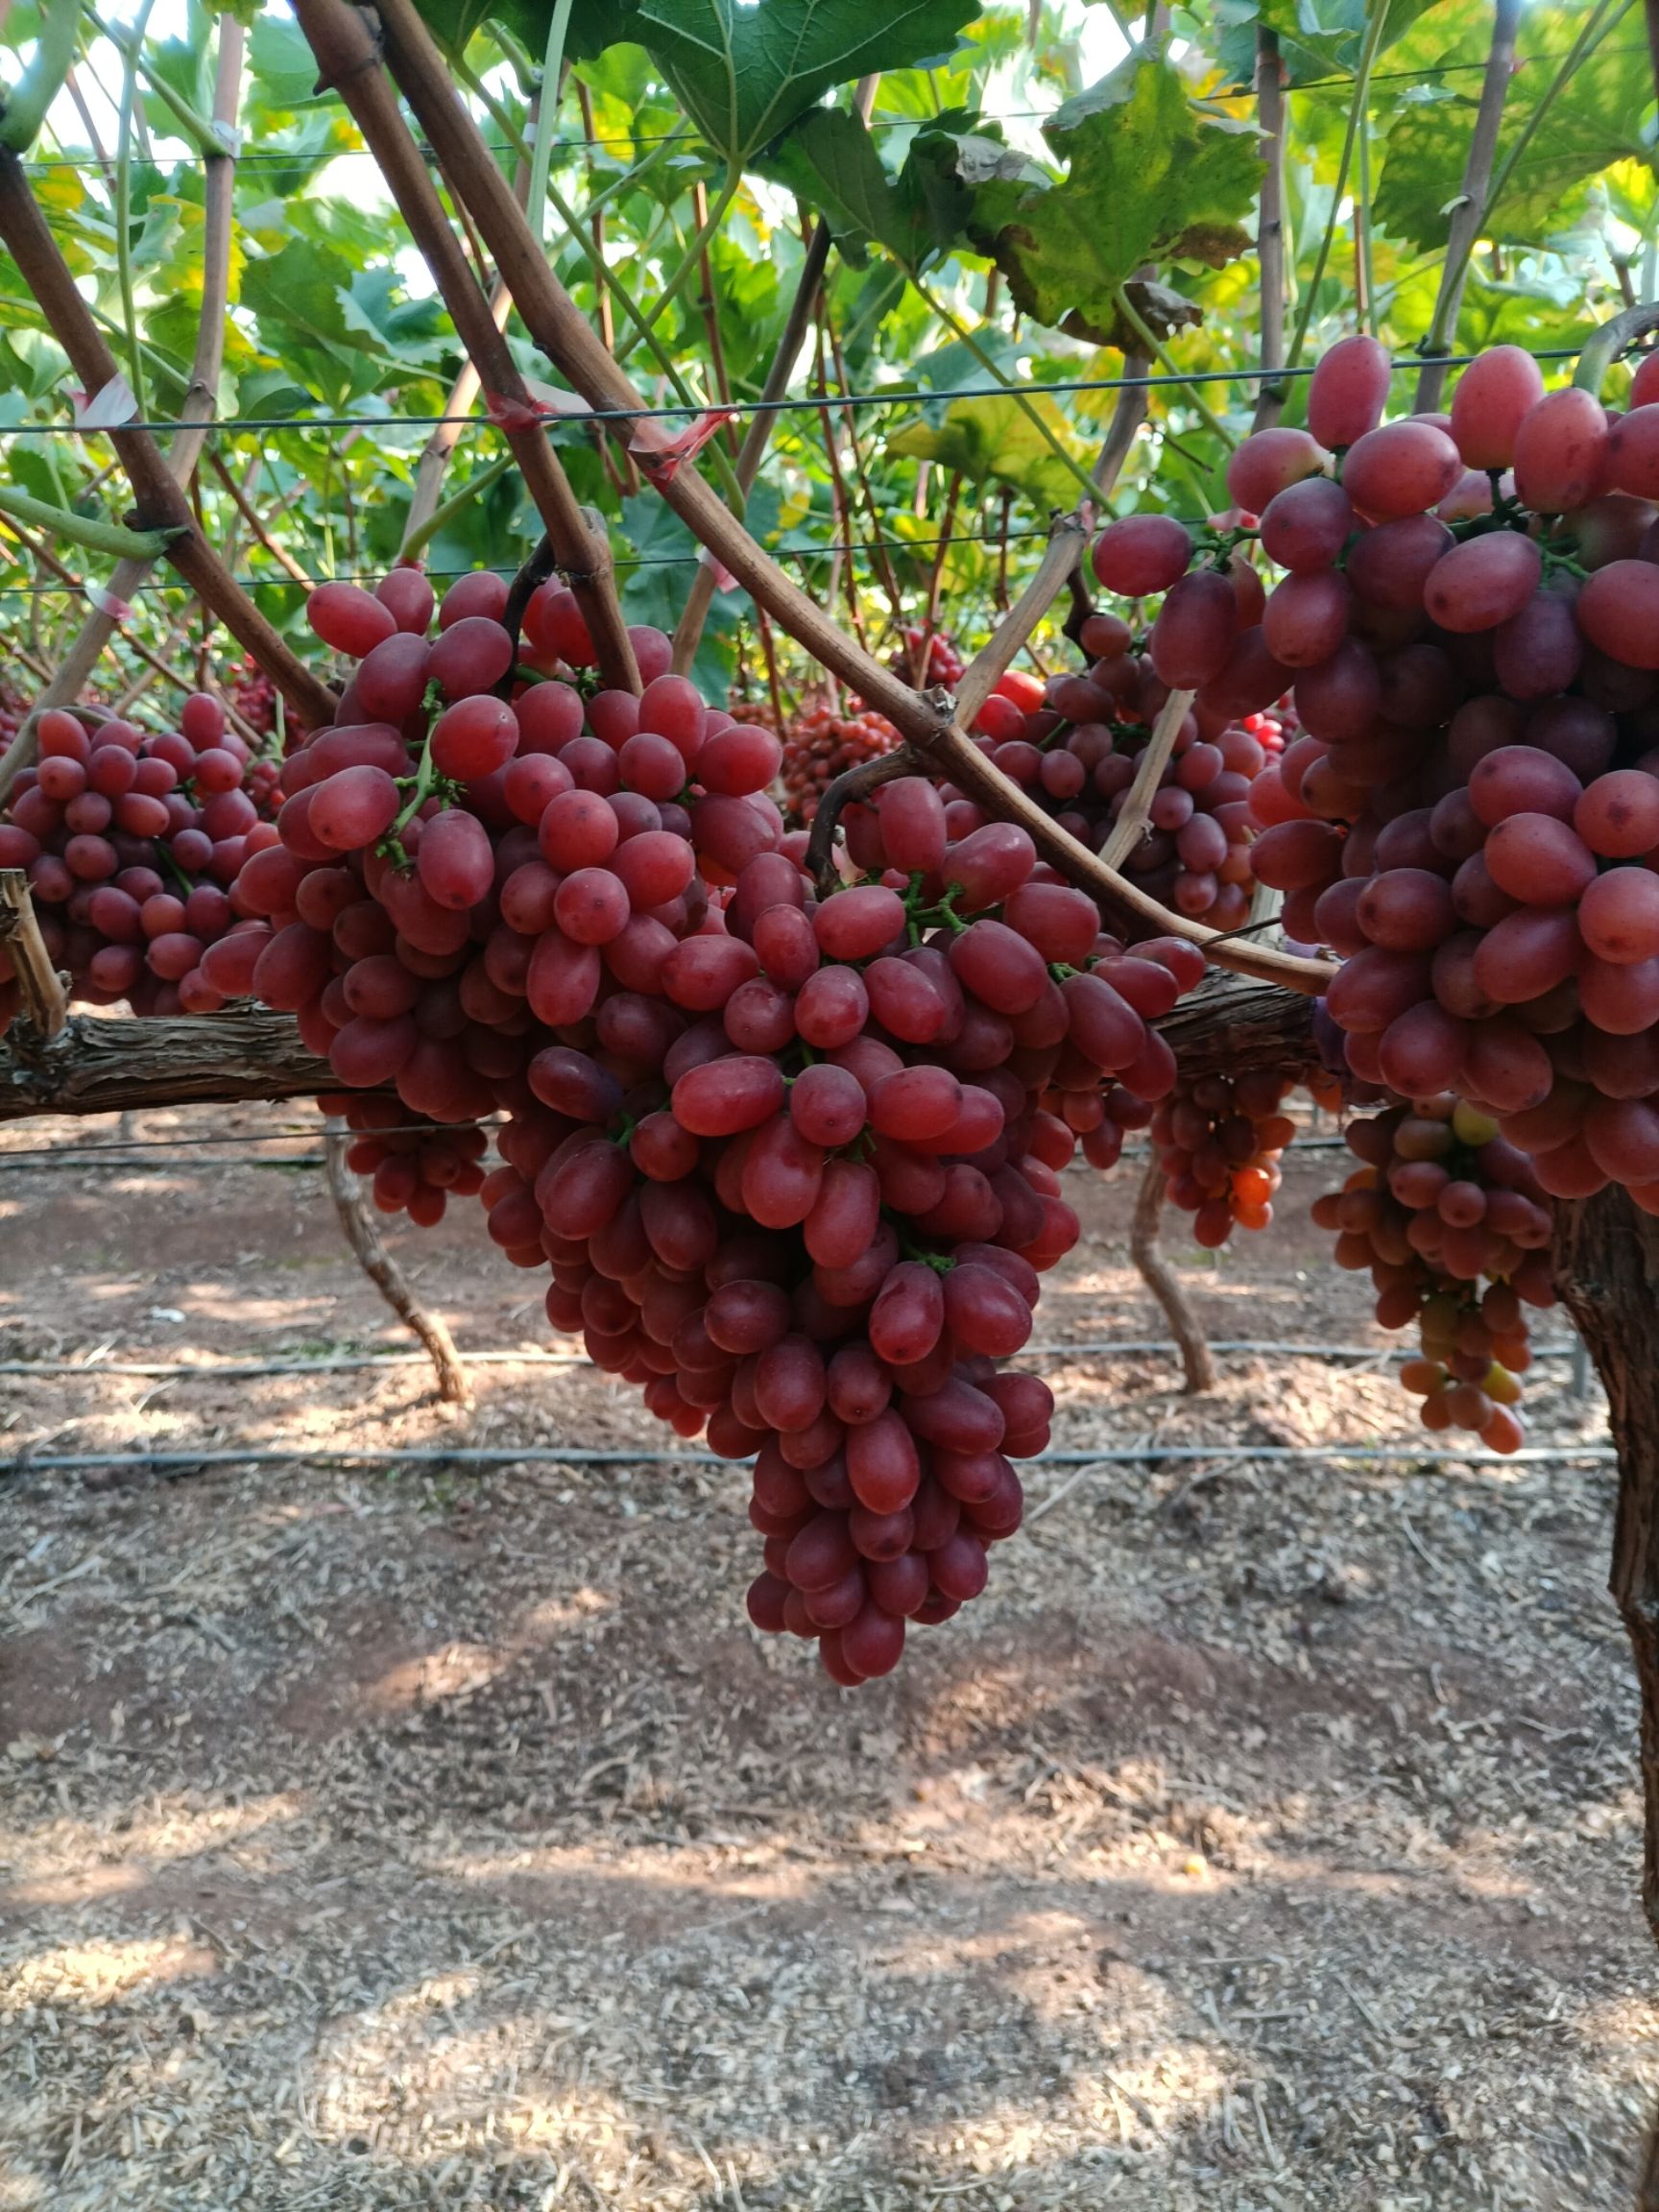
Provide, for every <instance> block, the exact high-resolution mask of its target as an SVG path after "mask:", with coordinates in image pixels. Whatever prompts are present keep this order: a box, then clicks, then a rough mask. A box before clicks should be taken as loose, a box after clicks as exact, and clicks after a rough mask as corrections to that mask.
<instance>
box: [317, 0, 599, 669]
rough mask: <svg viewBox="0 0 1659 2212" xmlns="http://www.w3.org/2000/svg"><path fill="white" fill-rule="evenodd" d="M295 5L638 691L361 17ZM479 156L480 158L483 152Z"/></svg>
mask: <svg viewBox="0 0 1659 2212" xmlns="http://www.w3.org/2000/svg"><path fill="white" fill-rule="evenodd" d="M295 13H296V15H297V17H298V19H299V23H300V27H301V30H302V31H303V32H304V34H305V36H306V38H307V40H308V41H309V43H310V46H311V51H312V52H313V53H314V54H315V55H316V57H317V60H318V64H319V66H320V68H321V70H322V73H323V79H324V82H325V83H326V84H331V85H332V86H333V87H334V88H335V89H336V90H337V91H338V92H339V95H340V97H341V99H342V100H344V101H345V103H346V106H347V107H348V108H349V110H350V112H351V117H352V120H353V121H354V122H355V124H356V125H357V128H358V129H359V131H361V132H362V133H363V137H364V141H365V143H366V144H367V146H368V148H369V151H370V152H371V153H372V154H373V156H374V159H375V163H376V165H377V166H378V168H379V170H380V174H381V175H382V177H384V179H385V180H386V182H387V184H388V186H389V187H390V188H391V192H392V196H393V198H394V199H395V200H396V201H397V206H398V210H399V212H400V213H401V214H402V217H403V220H404V221H405V222H406V223H407V224H408V226H409V231H410V235H411V236H412V237H413V239H414V241H415V244H416V247H417V249H418V250H419V252H420V253H421V258H422V260H423V261H424V262H425V263H426V266H427V268H428V269H430V271H431V272H432V276H433V277H434V279H435V281H436V283H437V285H438V289H439V291H440V292H441V293H442V295H443V298H444V304H445V307H446V308H447V309H448V311H449V320H450V321H451V322H452V323H453V324H454V325H455V328H456V330H457V332H458V333H459V335H460V338H461V343H462V345H463V346H464V347H465V348H466V349H467V353H468V356H469V359H470V360H471V361H472V362H473V363H474V364H475V365H476V367H477V370H478V374H479V377H480V380H481V382H482V385H483V389H484V394H485V397H486V400H487V401H488V402H490V403H491V404H492V405H493V407H495V408H496V409H497V411H498V416H499V419H500V421H501V426H502V432H503V435H504V436H505V438H506V440H507V443H508V445H510V446H511V448H512V451H513V457H514V459H515V460H516V461H517V464H518V468H519V471H520V473H521V474H522V476H523V479H524V488H525V490H526V491H527V492H528V493H529V494H530V496H531V498H532V500H533V501H534V502H535V505H536V510H537V513H538V514H539V515H540V516H541V520H542V523H543V525H544V527H545V529H546V532H547V535H548V538H549V539H550V540H551V541H552V544H553V549H554V555H555V559H556V560H557V563H558V565H559V566H560V568H562V569H563V570H564V571H565V575H566V576H567V577H568V579H569V583H570V589H572V590H573V591H574V592H575V594H576V599H577V603H578V605H579V606H580V607H581V610H582V613H583V616H584V618H585V620H586V621H587V624H588V629H589V635H590V636H591V637H592V639H593V646H594V650H595V652H596V653H597V655H598V659H599V669H600V673H601V675H602V676H603V677H604V679H605V682H606V683H607V684H608V685H613V687H615V688H617V689H620V690H626V691H633V692H637V691H638V690H639V689H640V683H639V668H638V663H637V661H636V660H635V658H634V647H633V643H632V641H631V640H630V638H629V636H628V625H627V623H626V622H625V621H624V620H623V617H622V606H621V602H620V600H619V599H618V598H617V596H616V589H615V583H614V580H613V575H612V569H611V550H610V546H609V544H608V542H607V541H606V540H605V538H604V535H603V534H602V533H599V532H595V531H593V530H591V529H590V528H589V523H588V518H587V516H586V515H585V513H584V511H583V509H582V506H581V504H580V502H579V501H578V500H577V497H576V494H575V493H574V492H573V491H572V490H571V488H570V479H569V478H568V477H567V476H566V475H565V469H564V466H563V464H562V463H561V462H560V459H559V456H558V454H557V453H556V452H555V451H554V449H553V447H552V445H550V444H549V442H548V438H547V433H546V430H545V429H544V427H543V426H542V423H541V420H540V410H539V408H538V406H537V404H536V402H535V400H534V399H533V397H532V396H531V393H530V389H529V387H528V385H527V384H526V383H525V381H524V378H523V376H522V375H521V374H520V373H519V370H518V365H517V362H516V361H515V360H514V358H513V353H512V349H511V348H510V347H509V346H508V344H507V340H506V338H505V337H504V335H503V334H502V331H501V330H500V329H499V328H498V327H497V325H496V322H495V317H494V314H493V311H492V309H491V305H490V301H489V300H488V298H487V297H486V295H485V294H484V292H483V291H482V290H481V289H480V287H479V283H478V279H477V277H476V276H474V274H473V272H472V269H471V267H470V265H469V262H468V259H467V256H466V253H465V252H464V250H463V248H462V246H461V244H460V241H459V240H458V239H457V238H456V236H455V233H454V231H453V230H452V229H451V228H450V227H449V224H448V221H447V219H446V218H445V213H444V205H443V203H442V201H441V200H440V199H439V197H438V193H437V190H436V188H435V186H434V185H433V182H432V178H431V173H430V171H429V170H428V168H427V165H426V163H425V162H424V160H422V158H421V149H420V147H419V146H418V145H417V144H416V142H415V139H414V136H413V134H412V133H411V132H410V130H409V128H408V125H407V124H406V123H405V122H404V120H403V117H402V114H401V113H400V111H399V109H398V106H397V97H396V95H395V94H394V92H393V90H392V87H391V85H390V84H388V83H387V80H386V77H385V74H384V72H383V71H382V70H381V69H380V68H379V67H378V66H377V65H376V61H377V58H376V53H375V47H374V41H373V37H372V36H371V35H370V31H369V27H368V24H367V22H366V21H365V19H364V17H363V15H362V14H361V13H360V12H358V11H357V10H356V9H355V8H352V7H350V6H349V5H348V0H296V6H295ZM440 158H442V155H441V156H440ZM485 158H486V159H487V160H488V158H489V157H488V156H485ZM490 167H491V172H492V174H493V176H494V177H495V178H496V179H497V180H499V181H500V182H501V185H502V188H503V190H504V191H507V192H508V204H509V205H510V206H511V207H512V208H513V210H514V213H515V215H516V216H517V221H518V225H519V228H521V229H522V230H523V231H524V233H525V235H526V236H528V235H529V227H528V225H527V223H526V221H525V218H524V213H523V210H522V209H521V208H520V207H519V206H518V203H517V200H516V199H514V198H513V197H512V194H511V190H510V188H509V187H508V186H507V184H506V180H505V179H504V178H502V177H501V173H500V171H499V170H498V169H496V168H495V166H494V164H493V162H491V164H490Z"/></svg>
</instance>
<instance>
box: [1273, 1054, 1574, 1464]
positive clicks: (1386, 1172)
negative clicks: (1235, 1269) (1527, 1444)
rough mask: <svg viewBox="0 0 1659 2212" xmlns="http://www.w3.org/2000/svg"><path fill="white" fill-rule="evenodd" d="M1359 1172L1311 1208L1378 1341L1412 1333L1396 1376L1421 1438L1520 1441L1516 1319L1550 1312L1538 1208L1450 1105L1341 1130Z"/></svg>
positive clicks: (1513, 1168) (1536, 1188) (1409, 1108)
mask: <svg viewBox="0 0 1659 2212" xmlns="http://www.w3.org/2000/svg"><path fill="white" fill-rule="evenodd" d="M1347 1139H1348V1147H1349V1149H1350V1151H1352V1152H1353V1153H1354V1154H1355V1155H1356V1157H1357V1158H1358V1159H1359V1160H1360V1161H1361V1162H1362V1163H1363V1165H1362V1166H1359V1167H1357V1168H1356V1169H1355V1170H1354V1172H1353V1173H1352V1174H1351V1175H1350V1176H1349V1177H1348V1179H1347V1181H1346V1182H1345V1183H1344V1184H1343V1186H1342V1189H1341V1190H1339V1191H1335V1190H1333V1191H1328V1192H1327V1193H1326V1194H1325V1196H1323V1197H1322V1198H1316V1199H1315V1200H1314V1202H1313V1219H1314V1221H1315V1222H1316V1223H1317V1224H1318V1226H1319V1227H1320V1228H1321V1229H1334V1231H1335V1232H1336V1253H1335V1256H1336V1263H1337V1265H1338V1266H1339V1267H1348V1268H1352V1269H1354V1270H1356V1271H1359V1270H1362V1269H1369V1271H1370V1275H1371V1280H1372V1282H1373V1284H1374V1285H1375V1286H1376V1289H1377V1318H1378V1320H1379V1321H1380V1322H1381V1324H1382V1325H1383V1328H1384V1329H1406V1328H1410V1327H1412V1326H1413V1325H1415V1327H1416V1328H1417V1331H1418V1339H1419V1342H1420V1344H1421V1346H1422V1357H1421V1358H1417V1359H1408V1360H1407V1362H1406V1364H1405V1365H1404V1367H1402V1369H1401V1371H1400V1380H1401V1382H1402V1383H1403V1384H1404V1385H1405V1387H1406V1388H1407V1390H1409V1391H1412V1392H1413V1393H1414V1394H1415V1395H1417V1396H1419V1397H1421V1399H1422V1400H1423V1406H1422V1413H1421V1418H1422V1421H1423V1425H1424V1427H1425V1428H1428V1429H1436V1430H1443V1429H1452V1428H1455V1429H1466V1430H1471V1431H1474V1432H1475V1433H1476V1434H1477V1435H1479V1438H1480V1441H1481V1442H1482V1443H1483V1444H1486V1445H1488V1446H1489V1447H1490V1448H1491V1449H1492V1450H1493V1451H1495V1452H1505V1453H1507V1452H1513V1451H1515V1450H1516V1449H1517V1448H1518V1447H1519V1446H1520V1445H1521V1444H1522V1442H1523V1441H1524V1440H1525V1434H1526V1431H1525V1430H1524V1429H1523V1427H1522V1423H1521V1417H1520V1415H1519V1414H1518V1413H1517V1412H1516V1411H1515V1410H1514V1408H1515V1407H1516V1405H1517V1403H1518V1401H1519V1399H1520V1396H1521V1384H1520V1382H1519V1380H1518V1378H1519V1377H1520V1376H1521V1375H1522V1374H1523V1373H1524V1372H1525V1371H1526V1369H1527V1367H1528V1366H1529V1365H1530V1363H1531V1355H1530V1353H1529V1351H1528V1349H1527V1307H1528V1306H1531V1307H1540V1308H1541V1307H1549V1306H1552V1305H1553V1304H1554V1302H1555V1291H1554V1286H1553V1284H1552V1282H1551V1273H1550V1262H1549V1256H1548V1252H1547V1250H1546V1247H1547V1246H1548V1244H1549V1241H1550V1233H1551V1213H1550V1200H1549V1197H1548V1195H1547V1193H1546V1191H1545V1190H1544V1187H1543V1185H1542V1184H1541V1183H1540V1182H1539V1181H1538V1179H1537V1177H1536V1176H1535V1175H1534V1173H1533V1171H1532V1163H1531V1162H1530V1161H1529V1160H1528V1159H1527V1155H1526V1154H1525V1153H1524V1152H1522V1151H1519V1150H1518V1149H1517V1148H1516V1146H1514V1145H1513V1144H1511V1143H1508V1142H1506V1141H1505V1140H1504V1139H1503V1137H1502V1136H1500V1134H1499V1132H1498V1126H1497V1123H1496V1122H1495V1121H1494V1120H1493V1119H1492V1118H1491V1117H1490V1116H1488V1115H1485V1114H1482V1113H1480V1112H1479V1111H1478V1110H1477V1109H1476V1108H1474V1107H1472V1106H1470V1105H1469V1104H1468V1102H1467V1101H1466V1100H1460V1099H1456V1098H1454V1097H1453V1096H1452V1095H1451V1094H1449V1093H1445V1094H1440V1095H1439V1096H1437V1097H1432V1098H1425V1099H1419V1100H1416V1101H1414V1102H1413V1103H1412V1104H1410V1105H1401V1106H1391V1107H1389V1108H1388V1109H1387V1111H1386V1112H1384V1113H1382V1114H1375V1115H1371V1116H1369V1117H1368V1118H1363V1119H1358V1120H1355V1121H1353V1122H1351V1123H1350V1124H1349V1127H1348V1131H1347Z"/></svg>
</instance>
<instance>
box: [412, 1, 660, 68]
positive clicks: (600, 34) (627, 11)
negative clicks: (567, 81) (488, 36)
mask: <svg viewBox="0 0 1659 2212" xmlns="http://www.w3.org/2000/svg"><path fill="white" fill-rule="evenodd" d="M415 5H416V7H417V9H418V10H419V11H420V12H421V15H422V16H423V17H424V18H425V21H426V28H427V29H428V30H429V31H430V32H431V34H432V36H433V37H434V38H436V39H437V41H438V43H439V45H440V46H442V47H443V48H444V49H445V52H446V53H449V54H464V53H465V52H466V51H467V45H468V41H469V39H470V38H471V36H472V35H473V33H474V32H477V31H485V30H488V29H489V28H490V26H491V25H492V24H495V23H498V24H500V26H501V28H502V29H503V30H504V31H507V32H509V33H510V34H511V35H512V36H514V37H515V38H517V41H518V43H519V44H520V45H521V46H523V47H524V48H525V49H526V50H527V51H528V52H529V53H531V54H533V55H534V56H535V58H536V60H537V61H538V62H540V61H541V57H542V55H543V54H545V52H546V51H547V33H548V30H549V28H550V27H551V24H552V21H553V0H415ZM633 13H634V11H633V6H632V0H573V5H572V7H571V10H570V20H569V23H568V25H567V26H566V28H565V59H566V60H570V61H591V60H593V59H594V58H595V57H596V56H597V55H600V54H603V53H604V51H605V49H606V47H607V46H614V45H616V44H618V43H619V42H620V41H621V40H623V39H625V38H633V37H637V36H638V34H637V32H636V31H635V30H634V29H633V28H632V22H633Z"/></svg>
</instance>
